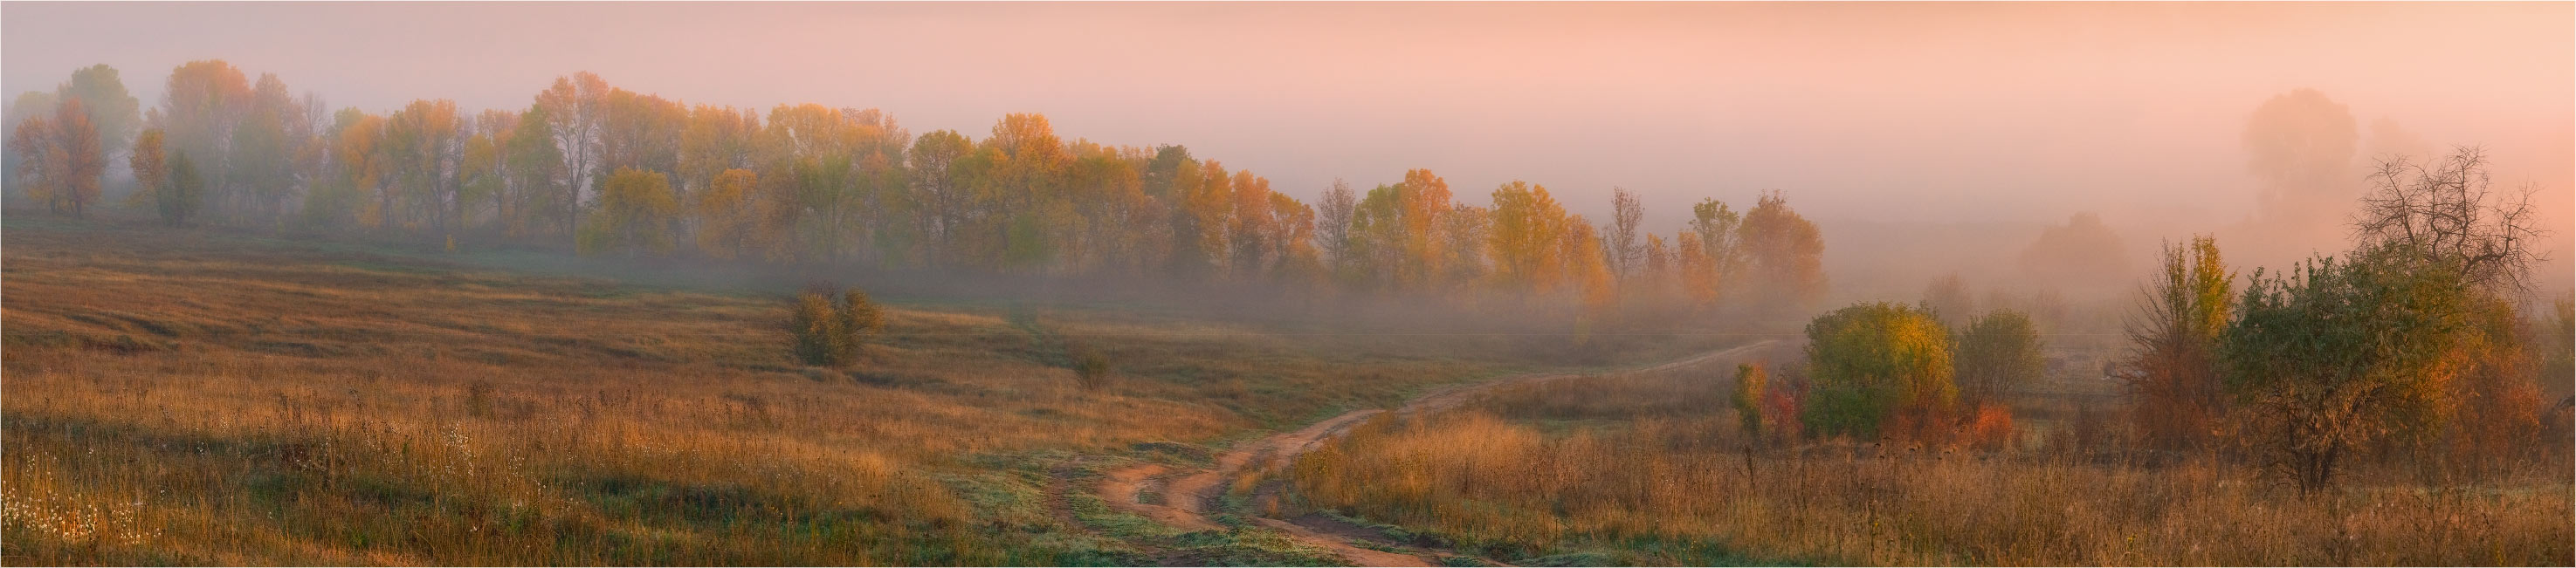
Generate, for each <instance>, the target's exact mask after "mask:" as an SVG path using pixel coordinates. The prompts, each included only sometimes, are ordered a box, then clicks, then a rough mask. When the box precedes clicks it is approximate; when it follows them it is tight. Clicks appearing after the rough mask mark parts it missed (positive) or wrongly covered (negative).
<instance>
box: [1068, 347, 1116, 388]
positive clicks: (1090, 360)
mask: <svg viewBox="0 0 2576 568" xmlns="http://www.w3.org/2000/svg"><path fill="white" fill-rule="evenodd" d="M1109 371H1110V369H1109V356H1108V355H1106V354H1102V353H1101V352H1100V351H1098V350H1092V349H1084V350H1081V351H1079V352H1076V353H1074V355H1073V377H1074V380H1076V381H1080V382H1081V384H1082V390H1087V391H1097V390H1100V389H1102V388H1106V387H1108V386H1109Z"/></svg>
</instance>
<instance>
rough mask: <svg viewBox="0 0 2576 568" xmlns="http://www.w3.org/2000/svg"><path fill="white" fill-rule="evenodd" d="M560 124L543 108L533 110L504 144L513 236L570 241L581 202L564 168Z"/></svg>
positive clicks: (508, 224)
mask: <svg viewBox="0 0 2576 568" xmlns="http://www.w3.org/2000/svg"><path fill="white" fill-rule="evenodd" d="M554 128H555V120H554V118H553V115H552V114H550V112H549V111H547V110H546V107H545V106H544V105H531V106H529V107H528V110H526V111H522V112H520V113H519V118H518V120H517V121H516V122H515V124H513V125H512V127H511V128H510V133H509V138H508V140H506V141H499V142H500V143H502V144H503V147H502V148H501V152H502V153H503V154H505V155H506V157H505V158H502V159H501V163H502V169H503V175H505V176H507V177H508V182H507V183H508V185H509V187H510V188H511V190H510V192H509V194H508V199H509V200H510V202H511V203H512V205H511V207H509V209H508V211H507V212H506V213H505V214H504V219H503V220H502V225H503V226H504V227H506V228H507V229H506V230H507V231H508V232H509V234H512V235H519V236H529V237H534V236H538V235H571V234H572V233H573V225H572V223H571V221H572V219H573V216H574V215H575V212H577V211H579V210H580V206H581V202H580V199H579V198H578V197H577V196H576V195H575V194H574V193H573V189H572V185H571V181H570V175H569V173H568V172H569V171H570V170H568V169H566V166H565V163H564V162H565V160H564V157H563V156H564V154H563V149H562V147H561V146H558V145H557V144H558V143H559V142H560V137H558V136H556V135H555V130H554Z"/></svg>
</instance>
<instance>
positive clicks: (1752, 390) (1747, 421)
mask: <svg viewBox="0 0 2576 568" xmlns="http://www.w3.org/2000/svg"><path fill="white" fill-rule="evenodd" d="M1770 382H1771V374H1770V373H1768V372H1765V371H1763V369H1762V365H1761V364H1758V363H1745V364H1741V365H1736V366H1735V417H1736V419H1737V420H1740V421H1743V423H1744V434H1745V435H1747V436H1760V435H1761V434H1762V402H1763V400H1762V395H1763V391H1764V390H1766V387H1768V386H1770V385H1769V383H1770Z"/></svg>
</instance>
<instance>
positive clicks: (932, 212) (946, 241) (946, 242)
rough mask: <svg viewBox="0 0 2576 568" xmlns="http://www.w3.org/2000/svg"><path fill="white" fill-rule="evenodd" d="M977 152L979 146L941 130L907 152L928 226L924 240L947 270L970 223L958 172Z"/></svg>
mask: <svg viewBox="0 0 2576 568" xmlns="http://www.w3.org/2000/svg"><path fill="white" fill-rule="evenodd" d="M974 151H975V143H974V141H972V140H969V139H967V138H966V136H965V135H962V134H958V133H957V132H956V131H953V130H937V131H932V132H930V133H928V134H923V135H921V137H919V138H915V139H913V141H912V148H911V149H910V150H908V151H906V152H905V155H906V157H908V158H910V163H911V166H912V172H913V175H912V191H913V195H914V196H915V197H914V202H915V203H917V204H919V205H918V207H917V208H916V211H917V214H918V215H920V216H921V217H922V218H923V219H924V221H925V225H927V228H926V230H925V231H924V234H923V237H924V238H926V239H929V240H930V241H931V242H932V243H934V244H933V245H932V246H931V247H930V248H931V252H930V258H929V261H930V263H931V264H932V265H933V266H945V265H947V264H949V263H950V262H952V261H953V259H954V257H955V256H956V254H957V249H956V248H954V245H955V244H956V238H957V233H958V232H959V231H960V230H962V227H963V226H964V225H965V223H966V214H967V203H968V195H967V190H966V188H965V187H963V184H961V183H959V182H960V180H959V179H958V177H959V176H958V175H957V173H958V172H956V171H955V168H956V165H957V163H958V161H959V160H961V159H964V158H965V157H966V155H967V154H969V153H972V152H974Z"/></svg>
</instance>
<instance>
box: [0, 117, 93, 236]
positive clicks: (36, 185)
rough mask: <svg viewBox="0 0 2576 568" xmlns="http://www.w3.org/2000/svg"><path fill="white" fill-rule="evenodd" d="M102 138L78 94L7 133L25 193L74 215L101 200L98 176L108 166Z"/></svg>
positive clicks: (76, 215)
mask: <svg viewBox="0 0 2576 568" xmlns="http://www.w3.org/2000/svg"><path fill="white" fill-rule="evenodd" d="M98 144H99V141H98V129H97V128H95V127H92V126H91V125H90V123H89V114H88V113H87V112H86V111H84V110H82V108H81V102H80V100H79V99H73V100H67V101H63V102H62V103H61V104H58V105H55V106H54V114H53V116H51V117H42V118H29V119H26V120H23V121H20V122H19V123H18V128H17V129H16V130H15V131H13V132H11V133H10V136H9V147H10V150H11V152H13V153H16V154H17V155H18V179H19V180H20V183H23V184H25V186H26V188H25V191H26V194H27V196H28V197H30V198H33V199H35V200H37V201H39V202H43V203H44V204H45V206H46V207H47V208H48V209H51V210H53V211H54V212H55V213H69V214H71V215H72V216H73V217H81V216H85V215H86V214H87V213H88V209H89V204H90V203H92V202H95V201H97V200H98V185H99V180H100V178H101V177H102V176H104V175H106V171H107V163H106V158H105V157H104V151H103V150H102V149H100V148H99V145H98Z"/></svg>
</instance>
